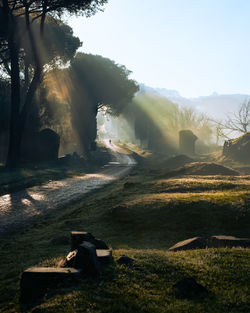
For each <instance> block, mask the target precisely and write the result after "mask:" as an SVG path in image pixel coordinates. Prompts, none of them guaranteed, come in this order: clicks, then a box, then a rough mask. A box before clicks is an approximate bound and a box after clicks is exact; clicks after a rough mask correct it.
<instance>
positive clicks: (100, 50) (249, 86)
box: [69, 0, 250, 97]
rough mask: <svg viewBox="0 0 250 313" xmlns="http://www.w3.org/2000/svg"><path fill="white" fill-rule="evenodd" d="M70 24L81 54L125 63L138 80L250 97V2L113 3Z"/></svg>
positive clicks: (192, 92) (193, 92) (196, 92)
mask: <svg viewBox="0 0 250 313" xmlns="http://www.w3.org/2000/svg"><path fill="white" fill-rule="evenodd" d="M69 24H70V25H71V26H72V27H73V29H74V33H75V35H77V36H78V37H80V39H81V41H82V42H83V46H82V48H81V50H82V51H84V52H87V53H92V54H100V55H102V56H105V57H108V58H110V59H112V60H114V61H116V62H117V63H119V64H123V65H125V66H126V67H127V68H128V69H130V70H131V71H133V75H132V77H133V78H134V79H136V80H137V81H138V82H142V83H145V84H147V85H149V86H152V87H164V88H167V89H175V90H178V91H179V92H180V93H181V95H183V96H187V97H192V96H200V95H209V94H211V93H212V92H214V91H216V92H218V93H221V94H223V93H244V94H250V0H154V1H153V0H109V2H108V4H107V5H106V7H105V11H104V12H103V13H98V14H97V15H95V16H93V17H91V18H88V19H86V18H83V17H78V18H72V19H71V20H70V21H69Z"/></svg>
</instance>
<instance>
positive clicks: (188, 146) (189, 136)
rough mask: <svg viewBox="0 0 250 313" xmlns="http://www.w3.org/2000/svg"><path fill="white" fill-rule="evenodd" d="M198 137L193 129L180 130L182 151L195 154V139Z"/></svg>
mask: <svg viewBox="0 0 250 313" xmlns="http://www.w3.org/2000/svg"><path fill="white" fill-rule="evenodd" d="M197 139H198V137H197V136H195V135H194V134H193V132H192V131H191V130H181V131H179V147H180V152H181V153H184V154H188V155H194V154H195V141H196V140H197Z"/></svg>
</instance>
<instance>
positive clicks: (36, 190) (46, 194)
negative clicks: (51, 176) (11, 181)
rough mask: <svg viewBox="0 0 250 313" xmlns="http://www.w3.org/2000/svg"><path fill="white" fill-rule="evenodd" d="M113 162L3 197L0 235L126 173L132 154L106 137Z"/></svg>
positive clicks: (0, 207)
mask: <svg viewBox="0 0 250 313" xmlns="http://www.w3.org/2000/svg"><path fill="white" fill-rule="evenodd" d="M105 143H106V146H107V147H108V148H109V149H110V150H111V153H112V156H113V158H112V162H110V163H109V164H107V165H105V166H104V167H103V168H102V169H100V171H98V172H96V173H93V174H85V175H79V176H76V177H73V178H67V179H63V180H57V181H51V182H49V183H47V184H44V185H41V186H34V187H31V188H27V189H25V190H22V191H18V192H13V193H10V194H6V195H3V196H1V197H0V235H4V234H7V233H9V232H12V231H14V230H15V229H16V228H17V227H19V226H22V225H24V224H25V223H27V222H29V221H30V220H31V219H32V218H34V217H36V216H39V215H41V214H44V213H49V211H51V210H54V209H57V208H59V207H61V206H63V205H65V204H67V203H70V202H72V201H73V200H77V199H80V198H82V196H83V194H86V193H89V192H91V191H93V190H96V189H98V188H101V187H103V186H105V185H107V184H109V183H111V182H113V181H114V180H117V179H119V178H121V177H123V176H125V175H127V174H128V173H129V172H130V171H131V169H132V168H133V167H134V166H135V164H136V162H135V160H134V159H133V157H132V156H131V155H129V154H127V152H126V151H125V150H123V149H121V148H119V147H117V146H116V145H114V144H112V143H110V142H109V141H108V140H107V141H105Z"/></svg>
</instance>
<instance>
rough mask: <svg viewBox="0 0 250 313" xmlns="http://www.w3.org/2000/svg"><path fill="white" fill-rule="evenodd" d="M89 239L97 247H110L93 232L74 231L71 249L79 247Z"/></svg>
mask: <svg viewBox="0 0 250 313" xmlns="http://www.w3.org/2000/svg"><path fill="white" fill-rule="evenodd" d="M83 241H87V242H90V243H92V244H93V245H95V247H96V249H104V250H106V249H109V247H108V246H107V245H106V243H105V242H104V241H103V240H100V239H96V238H95V237H94V236H93V235H92V234H91V233H87V232H80V231H72V232H71V251H73V250H75V249H78V247H79V245H80V244H81V243H82V242H83Z"/></svg>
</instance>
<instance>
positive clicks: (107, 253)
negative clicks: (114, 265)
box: [96, 249, 113, 264]
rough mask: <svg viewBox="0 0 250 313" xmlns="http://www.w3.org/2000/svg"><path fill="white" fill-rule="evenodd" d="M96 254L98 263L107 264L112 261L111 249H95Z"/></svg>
mask: <svg viewBox="0 0 250 313" xmlns="http://www.w3.org/2000/svg"><path fill="white" fill-rule="evenodd" d="M96 255H97V258H98V260H99V262H100V263H102V264H107V263H110V262H112V259H113V258H112V251H111V250H103V249H101V250H99V249H97V250H96Z"/></svg>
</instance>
